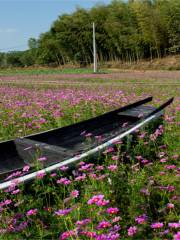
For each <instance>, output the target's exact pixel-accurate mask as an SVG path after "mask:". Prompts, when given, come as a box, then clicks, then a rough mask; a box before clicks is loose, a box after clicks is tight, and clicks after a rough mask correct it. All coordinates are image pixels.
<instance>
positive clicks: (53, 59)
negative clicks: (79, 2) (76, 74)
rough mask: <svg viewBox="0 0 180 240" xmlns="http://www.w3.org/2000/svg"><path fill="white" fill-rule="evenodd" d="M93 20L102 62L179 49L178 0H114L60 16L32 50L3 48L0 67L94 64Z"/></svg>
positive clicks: (33, 43) (154, 55)
mask: <svg viewBox="0 0 180 240" xmlns="http://www.w3.org/2000/svg"><path fill="white" fill-rule="evenodd" d="M92 22H95V25H96V44H97V57H98V61H99V62H104V61H119V60H121V61H129V62H134V61H139V60H141V59H153V58H161V57H164V56H167V55H170V54H179V53H180V1H179V0H129V1H126V2H124V1H121V0H113V1H112V2H111V3H110V4H108V5H103V4H98V5H95V6H94V7H92V8H91V9H89V10H87V9H83V8H77V9H76V11H75V12H73V13H72V14H63V15H60V16H59V17H58V19H57V20H56V21H54V22H53V23H52V26H51V27H50V30H49V31H47V32H45V33H42V34H40V36H39V38H38V39H34V38H31V39H29V41H28V46H29V49H28V50H26V51H11V52H8V53H0V66H1V67H7V66H16V67H18V66H31V65H52V66H57V65H64V64H66V63H78V64H80V65H81V66H85V65H87V64H90V63H92V61H93V45H92Z"/></svg>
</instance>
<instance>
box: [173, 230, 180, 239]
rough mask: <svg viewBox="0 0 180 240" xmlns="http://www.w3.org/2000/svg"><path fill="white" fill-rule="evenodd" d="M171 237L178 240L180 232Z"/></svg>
mask: <svg viewBox="0 0 180 240" xmlns="http://www.w3.org/2000/svg"><path fill="white" fill-rule="evenodd" d="M173 237H174V240H180V232H177V233H176V234H175V235H174V236H173Z"/></svg>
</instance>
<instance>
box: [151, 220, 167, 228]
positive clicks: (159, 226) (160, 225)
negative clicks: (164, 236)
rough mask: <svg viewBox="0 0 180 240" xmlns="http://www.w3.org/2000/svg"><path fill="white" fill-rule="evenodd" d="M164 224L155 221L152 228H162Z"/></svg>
mask: <svg viewBox="0 0 180 240" xmlns="http://www.w3.org/2000/svg"><path fill="white" fill-rule="evenodd" d="M163 226H164V224H163V223H161V222H155V223H152V224H151V228H153V229H158V228H162V227H163Z"/></svg>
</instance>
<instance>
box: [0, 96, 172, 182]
mask: <svg viewBox="0 0 180 240" xmlns="http://www.w3.org/2000/svg"><path fill="white" fill-rule="evenodd" d="M151 100H152V97H148V98H146V99H143V100H140V101H138V102H135V103H133V104H130V105H127V106H125V107H122V108H119V109H117V110H114V111H111V112H108V113H105V114H103V115H100V116H98V117H95V118H92V119H89V120H86V121H82V122H79V123H76V124H73V125H70V126H66V127H62V128H57V129H52V130H49V131H46V132H42V133H38V134H34V135H30V136H26V137H24V138H18V139H15V140H10V141H5V142H1V143H0V176H1V179H2V176H7V174H9V173H11V172H12V171H17V170H20V169H22V168H23V167H24V165H27V164H29V165H31V166H33V165H34V160H35V158H36V159H37V158H41V157H43V158H44V159H45V161H43V166H44V167H48V166H51V165H53V164H56V163H58V162H62V161H65V160H67V159H72V158H73V157H74V156H77V154H83V153H86V152H88V151H89V150H90V149H95V148H97V147H98V146H99V145H101V144H104V143H106V142H108V141H110V140H111V139H113V138H114V137H116V136H119V135H122V136H123V133H127V134H128V131H129V129H130V132H132V130H133V127H134V126H136V125H137V124H139V123H141V122H142V121H143V120H145V119H147V118H148V117H150V116H152V115H154V116H156V117H159V116H160V115H162V110H163V109H164V108H165V107H166V106H167V105H169V104H170V103H171V102H172V101H173V98H172V99H169V100H168V101H167V102H166V103H164V104H163V105H161V106H160V107H158V108H155V107H153V106H149V105H145V104H146V103H148V102H150V101H151ZM90 135H91V137H88V136H90Z"/></svg>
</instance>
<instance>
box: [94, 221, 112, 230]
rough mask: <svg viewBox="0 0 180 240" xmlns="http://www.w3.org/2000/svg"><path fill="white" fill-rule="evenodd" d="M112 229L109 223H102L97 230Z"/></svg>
mask: <svg viewBox="0 0 180 240" xmlns="http://www.w3.org/2000/svg"><path fill="white" fill-rule="evenodd" d="M109 227H111V223H110V222H108V221H102V222H100V223H99V224H98V226H97V229H104V228H109Z"/></svg>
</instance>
